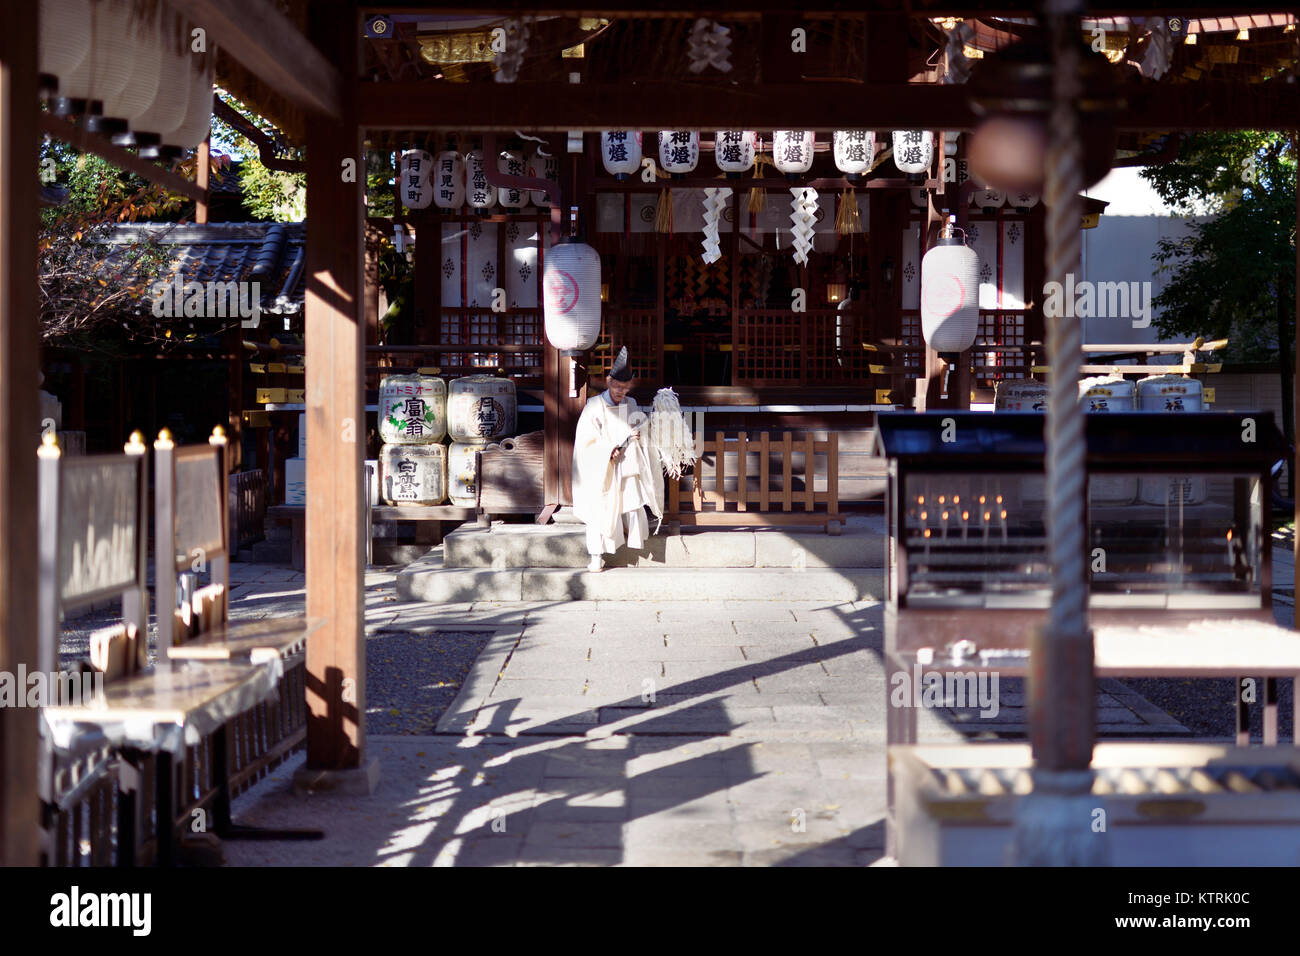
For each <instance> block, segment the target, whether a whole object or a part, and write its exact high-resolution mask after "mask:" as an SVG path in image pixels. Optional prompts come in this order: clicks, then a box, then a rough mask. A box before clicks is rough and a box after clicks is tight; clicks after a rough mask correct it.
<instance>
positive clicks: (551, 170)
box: [528, 146, 560, 208]
mask: <svg viewBox="0 0 1300 956" xmlns="http://www.w3.org/2000/svg"><path fill="white" fill-rule="evenodd" d="M528 175H529V176H531V177H532V178H533V179H545V180H548V181H550V182H553V183H556V184H558V183H559V181H560V157H558V156H552V155H551V154H550V153H548V152H546V148H545V147H543V146H538V147H537V148H536V149H534V150H533V153H532V155H531V156H529V157H528ZM528 195H529V196H531V197H532V200H533V204H534V205H537V206H542V207H546V208H550V205H551V203H550V201H549V200H548V199H547V198H546V195H547V194H546V190H544V189H530V190H529V191H528Z"/></svg>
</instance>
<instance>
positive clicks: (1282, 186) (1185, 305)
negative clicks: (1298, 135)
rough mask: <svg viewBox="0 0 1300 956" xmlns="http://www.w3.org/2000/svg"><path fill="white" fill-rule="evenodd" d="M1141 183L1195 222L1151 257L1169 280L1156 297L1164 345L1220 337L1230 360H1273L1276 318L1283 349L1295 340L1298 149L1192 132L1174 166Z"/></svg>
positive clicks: (1256, 137) (1271, 137) (1150, 171)
mask: <svg viewBox="0 0 1300 956" xmlns="http://www.w3.org/2000/svg"><path fill="white" fill-rule="evenodd" d="M1142 177H1143V178H1144V179H1146V180H1147V181H1148V182H1150V183H1151V184H1152V186H1153V187H1154V188H1155V190H1156V191H1157V192H1158V193H1159V194H1160V196H1161V198H1162V199H1164V201H1165V202H1166V203H1168V204H1169V205H1170V206H1171V207H1172V208H1173V209H1174V211H1175V212H1176V213H1177V214H1179V215H1183V216H1188V217H1194V218H1193V221H1192V223H1191V229H1190V231H1189V233H1188V234H1187V235H1186V236H1183V237H1181V238H1176V239H1169V238H1166V239H1162V240H1160V242H1159V244H1158V248H1157V250H1156V252H1155V254H1154V256H1153V258H1154V259H1155V260H1156V261H1157V262H1158V263H1159V264H1160V265H1159V270H1160V271H1161V272H1163V273H1168V274H1169V276H1170V278H1169V283H1168V285H1167V286H1166V287H1165V289H1164V291H1163V292H1161V293H1160V294H1159V295H1158V296H1156V298H1155V305H1156V307H1157V309H1158V310H1159V312H1160V314H1159V316H1158V318H1157V319H1156V326H1157V328H1158V329H1159V330H1160V335H1161V337H1162V338H1181V337H1191V336H1196V335H1204V336H1205V337H1206V338H1222V337H1224V336H1226V337H1228V338H1229V340H1230V341H1229V349H1228V351H1227V353H1226V354H1225V357H1226V358H1229V359H1231V360H1238V361H1256V362H1258V361H1276V360H1277V359H1278V341H1279V334H1278V333H1279V318H1280V319H1281V323H1282V331H1283V339H1284V341H1286V342H1288V344H1289V343H1290V342H1291V341H1292V340H1293V339H1294V335H1293V334H1292V332H1291V331H1290V328H1289V324H1288V323H1289V322H1290V321H1291V319H1292V317H1293V316H1294V315H1295V264H1296V263H1295V242H1296V234H1295V222H1296V193H1295V190H1296V154H1295V147H1294V144H1293V143H1292V142H1291V141H1290V140H1289V139H1288V138H1287V136H1286V134H1283V133H1275V132H1269V133H1260V132H1226V133H1223V132H1207V133H1195V134H1191V135H1189V136H1187V137H1186V138H1185V139H1184V140H1183V142H1182V145H1181V148H1180V150H1179V155H1178V159H1177V161H1175V162H1172V163H1168V164H1165V165H1162V166H1152V167H1148V168H1147V169H1145V170H1143V172H1142ZM1284 360H1285V361H1287V362H1288V363H1289V362H1290V356H1289V355H1288V356H1285V357H1284Z"/></svg>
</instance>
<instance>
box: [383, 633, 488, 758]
mask: <svg viewBox="0 0 1300 956" xmlns="http://www.w3.org/2000/svg"><path fill="white" fill-rule="evenodd" d="M492 633H493V632H492V631H436V630H432V629H428V628H423V629H414V630H399V629H395V628H394V629H388V628H384V629H380V630H377V631H374V632H373V633H372V634H370V635H369V636H368V637H367V638H366V704H367V707H366V733H367V734H432V733H434V728H435V727H436V726H437V724H438V720H439V718H440V717H442V715H443V712H444V711H446V709H447V708H448V707H450V706H451V702H452V701H453V700H455V698H456V695H457V694H458V693H459V692H460V685H461V682H462V681H463V680H464V679H465V677H466V676H467V675H468V674H469V671H470V668H471V667H473V665H474V660H475V659H476V658H477V657H478V655H479V652H480V651H481V650H482V649H483V645H484V644H486V643H487V642H488V639H489V638H490V637H491V636H492Z"/></svg>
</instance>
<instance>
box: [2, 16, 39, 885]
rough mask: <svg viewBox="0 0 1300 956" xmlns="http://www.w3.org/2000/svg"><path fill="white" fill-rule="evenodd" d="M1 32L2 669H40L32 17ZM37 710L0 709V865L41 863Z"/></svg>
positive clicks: (35, 134)
mask: <svg viewBox="0 0 1300 956" xmlns="http://www.w3.org/2000/svg"><path fill="white" fill-rule="evenodd" d="M12 19H13V22H12V23H8V24H6V25H5V28H4V29H3V30H0V457H2V458H3V461H4V467H3V468H0V671H5V672H8V673H9V674H15V673H17V672H18V669H19V668H20V667H25V668H26V669H27V670H28V671H29V672H30V673H34V672H35V671H36V669H37V658H36V606H35V604H34V603H33V602H32V595H33V594H35V593H36V586H37V568H36V563H35V562H34V561H33V560H32V555H34V554H35V553H36V536H37V526H36V446H37V444H38V441H39V436H40V407H39V405H38V403H37V399H36V369H37V368H38V367H39V364H40V330H39V320H38V316H39V315H40V302H39V301H38V299H37V295H36V288H37V281H36V277H37V264H36V237H37V233H38V232H39V229H40V217H39V212H38V208H37V188H36V187H37V180H36V170H37V164H38V162H39V160H40V136H39V134H38V132H37V130H38V128H39V127H38V126H37V122H36V114H37V112H38V108H37V102H38V101H37V91H36V46H37V44H36V36H37V33H36V19H37V9H36V7H32V8H31V9H29V10H28V11H26V15H25V16H21V17H15V18H12ZM38 715H39V711H38V710H37V709H36V708H34V707H0V866H35V865H36V864H37V862H38V853H39V849H38V847H39V843H38V836H39V831H38V829H37V822H38V821H39V819H40V816H39V802H38V800H37V790H36V774H37V759H36V751H37V745H38V740H39V730H38V725H37V720H38Z"/></svg>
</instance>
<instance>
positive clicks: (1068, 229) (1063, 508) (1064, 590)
mask: <svg viewBox="0 0 1300 956" xmlns="http://www.w3.org/2000/svg"><path fill="white" fill-rule="evenodd" d="M1051 23H1052V46H1053V49H1054V53H1055V57H1054V58H1055V60H1056V69H1055V70H1054V71H1053V73H1054V76H1055V79H1054V83H1055V90H1054V93H1055V95H1054V97H1053V100H1054V102H1053V106H1052V115H1051V123H1050V128H1049V131H1048V137H1049V140H1048V154H1047V171H1046V172H1047V176H1046V186H1045V194H1046V195H1045V196H1044V200H1045V202H1046V204H1047V276H1046V280H1047V281H1048V282H1060V283H1062V284H1064V283H1065V277H1066V274H1067V273H1072V272H1075V271H1076V270H1077V269H1078V267H1079V252H1080V246H1081V239H1080V235H1079V229H1080V222H1081V218H1082V212H1083V208H1082V207H1083V204H1082V202H1081V201H1080V198H1079V192H1080V190H1082V188H1083V171H1082V156H1081V149H1080V141H1079V121H1078V115H1077V113H1076V110H1075V103H1076V101H1077V100H1078V97H1079V94H1080V92H1081V83H1080V79H1079V65H1080V64H1079V52H1078V44H1077V42H1076V41H1075V38H1074V34H1075V32H1076V27H1077V23H1076V22H1075V21H1074V19H1073V18H1071V17H1065V16H1055V17H1053V18H1052V20H1051ZM1062 311H1066V312H1068V313H1071V314H1068V315H1059V316H1055V317H1051V316H1049V317H1047V364H1048V366H1049V368H1050V369H1051V372H1050V376H1051V381H1050V386H1049V387H1050V391H1049V398H1048V410H1047V494H1048V514H1047V529H1048V541H1049V542H1050V545H1049V547H1050V554H1051V563H1052V608H1051V613H1050V615H1049V618H1048V633H1049V634H1053V635H1065V634H1078V633H1082V632H1083V631H1085V630H1086V628H1087V621H1086V615H1087V597H1088V594H1087V582H1086V577H1085V571H1084V543H1085V542H1084V533H1085V529H1084V525H1083V493H1084V481H1085V467H1084V454H1085V439H1084V412H1083V406H1082V404H1081V403H1080V402H1079V394H1078V391H1079V389H1078V384H1077V383H1076V381H1075V378H1076V373H1077V372H1078V369H1079V366H1080V365H1081V364H1082V361H1083V327H1082V324H1081V323H1080V322H1079V320H1078V318H1076V317H1075V316H1074V315H1073V314H1072V313H1073V312H1074V310H1073V308H1067V309H1064V310H1062Z"/></svg>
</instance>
